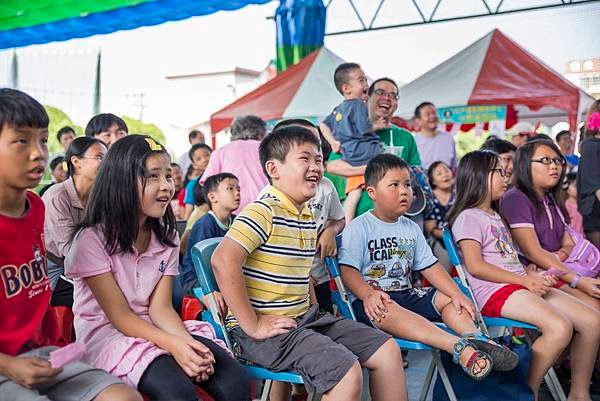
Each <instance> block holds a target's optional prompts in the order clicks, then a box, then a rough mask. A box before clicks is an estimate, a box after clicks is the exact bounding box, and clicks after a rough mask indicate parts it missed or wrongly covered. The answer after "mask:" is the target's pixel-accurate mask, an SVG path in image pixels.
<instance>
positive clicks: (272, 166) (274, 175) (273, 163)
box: [265, 160, 279, 179]
mask: <svg viewBox="0 0 600 401" xmlns="http://www.w3.org/2000/svg"><path fill="white" fill-rule="evenodd" d="M265 170H267V174H268V175H269V177H270V178H271V179H278V178H279V162H278V161H277V160H267V162H266V163H265Z"/></svg>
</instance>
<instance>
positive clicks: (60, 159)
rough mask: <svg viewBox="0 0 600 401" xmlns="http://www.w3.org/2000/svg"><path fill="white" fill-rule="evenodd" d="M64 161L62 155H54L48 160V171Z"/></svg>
mask: <svg viewBox="0 0 600 401" xmlns="http://www.w3.org/2000/svg"><path fill="white" fill-rule="evenodd" d="M64 161H65V158H64V157H63V156H56V157H55V158H54V159H52V160H50V171H51V172H52V171H54V169H55V168H56V167H57V166H58V165H60V164H61V163H62V162H64Z"/></svg>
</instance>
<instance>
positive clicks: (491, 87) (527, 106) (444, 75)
mask: <svg viewBox="0 0 600 401" xmlns="http://www.w3.org/2000/svg"><path fill="white" fill-rule="evenodd" d="M423 101H430V102H432V103H434V104H435V105H436V106H438V107H449V106H463V105H469V104H506V105H512V106H514V107H515V108H516V110H517V112H518V117H519V120H531V121H534V122H537V121H540V122H543V123H546V124H548V125H550V124H554V123H556V122H558V121H564V120H568V122H569V124H570V126H571V129H574V127H575V125H576V123H577V118H578V115H580V113H581V112H582V111H584V110H585V108H586V107H587V106H588V105H589V104H591V103H592V102H593V101H594V98H593V97H592V96H590V95H589V94H587V93H585V92H584V91H582V90H581V89H580V88H578V87H577V86H576V85H574V84H573V83H571V82H569V81H567V80H566V79H565V78H564V77H563V76H562V75H561V74H559V73H557V72H555V71H553V70H552V69H551V68H549V67H547V66H546V65H545V64H544V63H542V62H541V61H540V60H538V59H537V58H536V57H535V56H533V55H532V54H530V53H529V52H528V51H527V50H525V49H523V48H522V47H520V46H519V45H518V44H517V43H515V42H514V41H512V40H511V39H509V38H508V37H507V36H506V35H504V34H503V33H502V32H500V31H499V30H497V29H495V30H493V31H492V32H490V33H489V34H487V35H485V36H484V37H482V38H481V39H479V40H478V41H476V42H475V43H473V44H472V45H470V46H469V47H467V48H465V49H464V50H462V51H461V52H459V53H458V54H456V55H454V56H453V57H451V58H450V59H448V60H446V61H445V62H443V63H442V64H440V65H438V66H437V67H435V68H433V69H431V70H430V71H428V72H426V73H425V74H423V75H422V76H420V77H419V78H417V79H415V80H414V81H412V82H410V83H409V84H407V85H405V86H403V87H402V88H401V89H400V99H399V101H398V112H397V114H399V115H400V116H402V117H406V118H408V117H411V116H412V115H413V113H414V109H415V107H416V106H417V105H418V104H419V103H421V102H423Z"/></svg>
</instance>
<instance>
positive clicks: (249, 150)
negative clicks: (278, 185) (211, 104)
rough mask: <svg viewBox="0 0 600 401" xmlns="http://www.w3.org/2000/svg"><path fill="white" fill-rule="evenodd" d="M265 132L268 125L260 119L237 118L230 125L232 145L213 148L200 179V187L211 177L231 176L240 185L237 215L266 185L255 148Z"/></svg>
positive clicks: (250, 116) (235, 212)
mask: <svg viewBox="0 0 600 401" xmlns="http://www.w3.org/2000/svg"><path fill="white" fill-rule="evenodd" d="M266 133H267V126H266V124H265V122H264V121H263V120H261V119H260V117H256V116H252V115H248V116H242V117H238V118H236V119H235V120H234V121H233V125H232V126H231V142H230V143H228V144H227V145H225V146H222V147H220V148H218V149H215V150H214V151H213V153H212V156H211V158H210V162H209V163H208V166H207V167H206V170H204V174H202V177H200V184H201V185H202V184H204V181H205V180H206V179H207V178H208V177H210V176H211V175H216V174H220V173H231V174H233V175H235V176H236V177H238V179H239V182H240V206H239V207H238V208H237V209H236V210H235V211H234V214H237V213H239V212H240V211H241V210H242V209H243V208H244V207H245V206H246V205H247V204H248V203H250V202H252V201H254V200H255V199H256V195H258V193H259V192H260V191H261V189H263V188H264V187H265V186H266V185H267V184H268V182H267V177H266V176H265V173H264V172H263V166H262V165H261V164H260V159H259V158H258V147H259V145H260V141H261V139H262V138H263V137H264V136H265V135H266Z"/></svg>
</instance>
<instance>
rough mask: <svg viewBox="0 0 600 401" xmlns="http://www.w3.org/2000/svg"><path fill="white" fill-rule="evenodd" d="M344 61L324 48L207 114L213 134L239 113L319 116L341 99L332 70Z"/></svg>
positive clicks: (274, 117) (272, 117) (275, 117)
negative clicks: (214, 111) (334, 82)
mask: <svg viewBox="0 0 600 401" xmlns="http://www.w3.org/2000/svg"><path fill="white" fill-rule="evenodd" d="M343 62H344V60H342V59H341V58H339V57H338V56H336V55H335V54H333V53H332V52H331V51H329V50H328V49H326V48H325V47H323V48H321V49H319V50H316V51H314V52H313V53H311V54H309V55H308V56H306V57H305V58H304V59H303V60H302V61H301V62H299V63H298V64H296V65H294V66H293V67H290V68H289V69H287V70H286V71H285V72H283V73H281V74H279V75H278V76H277V77H275V78H273V79H272V80H270V81H268V82H267V83H265V84H264V85H261V86H259V87H258V88H256V89H255V90H253V91H252V92H250V93H247V94H246V95H244V96H242V97H241V98H239V99H237V100H236V101H234V102H233V103H231V104H229V105H228V106H225V107H224V108H222V109H221V110H219V111H217V112H216V113H214V114H213V115H211V116H210V128H211V131H212V137H213V145H214V142H215V136H216V134H217V133H218V132H219V131H221V130H223V129H225V128H228V127H229V126H231V123H232V122H233V120H234V119H235V118H236V117H238V116H243V115H246V114H254V115H256V116H259V117H261V118H262V119H263V120H265V121H272V120H280V119H284V118H309V119H320V118H322V117H324V116H325V115H327V114H329V113H330V112H331V110H333V107H335V105H336V104H338V103H340V102H341V101H342V96H341V95H340V94H339V92H338V91H337V89H335V85H334V84H333V73H334V72H335V69H336V67H337V66H338V65H340V64H341V63H343Z"/></svg>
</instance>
